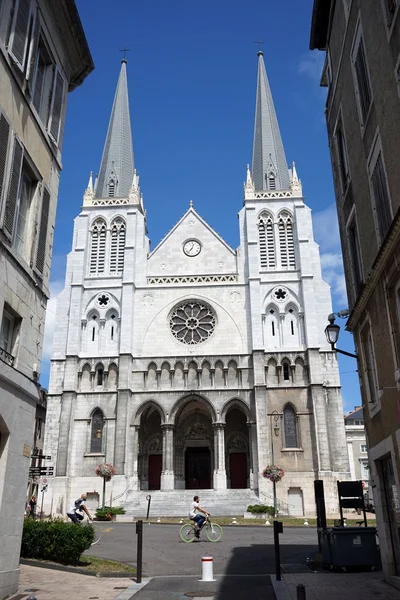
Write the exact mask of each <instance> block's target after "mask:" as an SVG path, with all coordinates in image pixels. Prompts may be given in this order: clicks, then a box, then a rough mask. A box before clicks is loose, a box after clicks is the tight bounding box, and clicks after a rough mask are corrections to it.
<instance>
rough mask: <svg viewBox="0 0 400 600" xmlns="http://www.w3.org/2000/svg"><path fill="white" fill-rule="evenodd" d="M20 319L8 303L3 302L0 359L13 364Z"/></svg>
mask: <svg viewBox="0 0 400 600" xmlns="http://www.w3.org/2000/svg"><path fill="white" fill-rule="evenodd" d="M21 321H22V319H21V318H20V316H19V315H18V314H17V313H16V312H15V311H13V310H12V308H11V307H10V306H8V304H6V303H5V304H4V309H3V316H2V319H1V328H0V359H1V360H2V361H3V362H6V363H7V364H9V365H11V366H12V365H13V363H14V358H15V356H16V354H17V340H18V334H19V329H20V326H21Z"/></svg>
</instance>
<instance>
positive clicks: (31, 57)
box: [25, 11, 40, 96]
mask: <svg viewBox="0 0 400 600" xmlns="http://www.w3.org/2000/svg"><path fill="white" fill-rule="evenodd" d="M32 20H33V23H32V35H31V40H30V43H29V52H28V61H27V64H26V75H25V79H26V80H27V82H28V85H27V91H28V92H29V94H30V95H31V96H32V85H33V78H34V73H35V62H36V61H37V59H38V48H39V31H40V19H39V15H38V13H37V11H35V13H34V14H33V17H32Z"/></svg>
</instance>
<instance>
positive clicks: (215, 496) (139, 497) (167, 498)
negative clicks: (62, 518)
mask: <svg viewBox="0 0 400 600" xmlns="http://www.w3.org/2000/svg"><path fill="white" fill-rule="evenodd" d="M149 494H150V495H151V506H150V518H156V517H168V516H169V517H187V516H188V512H189V506H190V503H191V502H192V501H193V496H194V495H195V494H198V495H199V496H200V506H201V507H203V508H205V509H207V510H208V511H209V512H210V514H211V515H213V516H236V517H238V516H243V513H244V512H245V511H246V510H247V507H248V505H249V504H259V502H260V500H259V498H258V496H256V494H255V492H254V491H253V490H249V489H246V490H198V491H197V490H169V491H161V490H153V491H141V492H130V493H129V492H128V495H127V500H126V502H125V503H121V505H123V506H124V508H125V510H126V514H127V515H128V516H133V517H135V518H138V517H146V514H147V500H146V496H147V495H149ZM115 504H116V505H118V502H116V503H115Z"/></svg>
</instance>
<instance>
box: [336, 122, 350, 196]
mask: <svg viewBox="0 0 400 600" xmlns="http://www.w3.org/2000/svg"><path fill="white" fill-rule="evenodd" d="M333 135H334V138H335V144H336V156H337V162H338V170H339V175H340V183H341V186H342V193H343V194H344V193H345V192H346V190H347V188H348V184H349V181H350V171H349V158H348V154H347V145H346V139H345V136H344V129H343V122H342V117H341V116H339V118H338V120H337V122H336V126H335V132H334V134H333Z"/></svg>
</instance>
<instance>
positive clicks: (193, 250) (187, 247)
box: [183, 240, 201, 256]
mask: <svg viewBox="0 0 400 600" xmlns="http://www.w3.org/2000/svg"><path fill="white" fill-rule="evenodd" d="M200 250H201V246H200V244H199V242H198V241H197V240H188V241H187V242H185V243H184V245H183V251H184V253H185V254H186V255H187V256H197V255H198V254H200Z"/></svg>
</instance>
